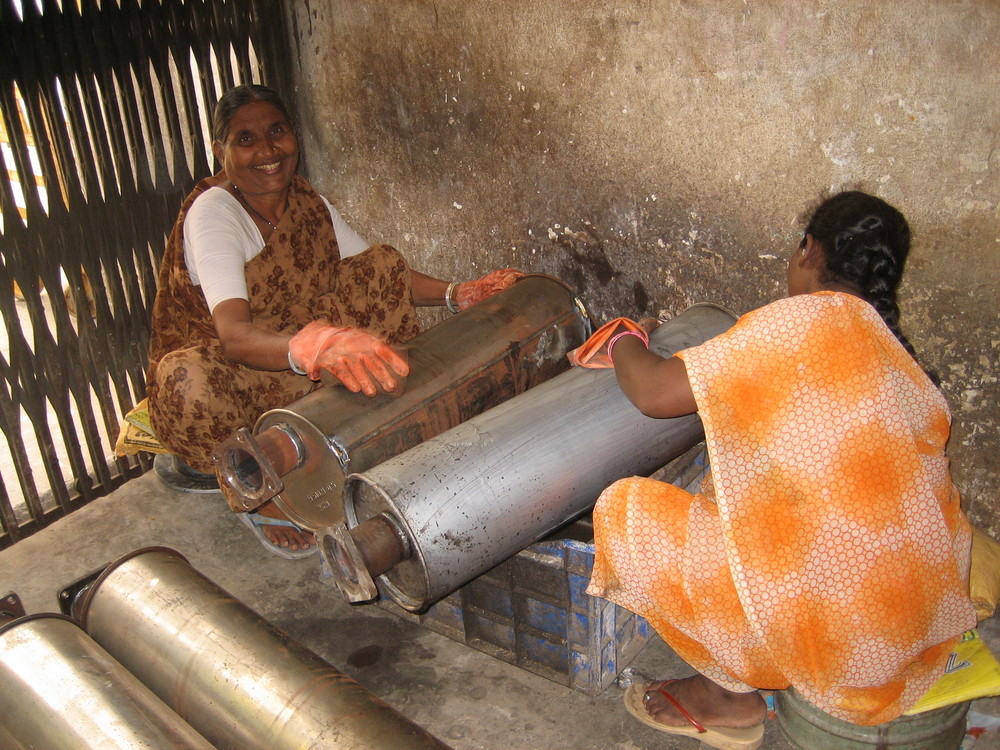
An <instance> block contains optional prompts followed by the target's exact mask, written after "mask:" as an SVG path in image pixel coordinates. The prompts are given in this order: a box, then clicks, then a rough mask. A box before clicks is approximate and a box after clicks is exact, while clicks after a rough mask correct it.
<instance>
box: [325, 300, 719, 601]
mask: <svg viewBox="0 0 1000 750" xmlns="http://www.w3.org/2000/svg"><path fill="white" fill-rule="evenodd" d="M734 320H735V316H734V315H733V314H732V313H730V312H728V311H727V310H724V309H723V308H721V307H717V306H715V305H706V304H702V305H695V306H692V307H690V308H688V309H687V310H686V311H685V312H683V313H682V314H680V315H678V316H677V317H675V318H673V319H672V320H670V321H668V322H666V323H663V324H662V325H661V326H660V327H659V328H658V329H657V330H656V331H654V333H653V335H652V336H651V340H650V348H651V349H652V350H653V351H655V352H657V353H659V354H662V355H664V356H669V355H671V354H673V353H675V352H677V351H680V350H681V349H686V348H688V347H691V346H694V345H697V344H700V343H703V342H705V341H706V340H708V339H709V338H711V337H713V336H715V335H717V334H719V333H722V332H723V331H725V330H726V329H728V328H729V327H730V326H731V325H732V324H733V322H734ZM702 437H703V431H702V426H701V421H700V419H699V418H698V416H697V415H694V414H693V415H690V416H686V417H681V418H678V419H651V418H649V417H646V416H643V414H641V413H640V412H639V410H638V409H636V408H635V407H634V406H633V405H632V404H631V403H630V402H629V401H628V399H627V398H626V397H625V394H624V393H622V391H621V389H620V388H619V387H618V384H617V382H616V380H615V375H614V371H613V370H592V369H583V368H574V369H573V370H571V371H569V372H565V373H563V374H561V375H559V376H557V377H555V378H553V379H552V380H550V381H548V382H546V383H544V384H542V385H539V386H536V387H535V388H533V389H531V390H529V391H527V392H525V393H522V394H520V395H519V396H516V397H515V398H512V399H510V400H509V401H506V402H505V403H503V404H501V405H499V406H496V407H494V408H493V409H490V410H489V411H487V412H484V413H483V414H480V415H478V416H476V417H473V418H471V419H469V420H468V421H466V422H463V423H462V424H460V425H457V426H456V427H453V428H452V429H450V430H448V431H447V432H444V433H442V434H441V435H438V436H436V437H433V438H431V439H429V440H427V441H425V442H423V443H421V444H420V445H417V446H416V447H414V448H411V449H410V450H408V451H406V452H404V453H401V454H399V455H397V456H395V457H393V458H390V459H388V460H386V461H384V462H382V463H380V464H378V465H377V466H373V467H372V468H370V469H367V470H365V471H363V472H359V473H355V474H352V475H351V476H350V477H349V479H348V482H347V487H346V491H345V510H346V514H347V521H346V523H345V524H337V525H332V526H330V527H326V528H324V529H322V530H321V531H320V533H319V540H320V550H321V551H322V554H323V556H324V559H325V560H326V562H327V563H328V564H329V565H330V567H331V569H332V570H333V572H334V578H335V580H336V582H337V584H338V585H339V586H340V588H341V591H342V592H343V593H344V595H345V598H347V599H348V600H349V601H367V600H370V599H372V598H375V596H376V595H377V594H378V593H379V591H381V593H382V594H383V595H386V596H388V597H390V598H391V599H393V600H395V601H396V602H397V603H398V604H400V605H401V606H402V607H404V608H406V609H409V610H413V611H420V610H422V609H424V608H426V607H427V606H429V605H430V604H432V603H434V602H435V601H437V600H438V599H440V598H442V597H444V596H446V595H447V594H449V593H451V592H452V591H454V590H455V589H457V588H458V587H459V586H461V585H463V584H464V583H467V582H468V581H470V580H472V579H473V578H475V577H476V576H478V575H479V574H481V573H483V572H485V571H486V570H488V569H489V568H491V567H493V566H494V565H496V564H498V563H500V562H502V561H503V560H505V559H507V558H508V557H510V556H511V555H514V554H516V553H517V552H519V551H520V550H522V549H524V548H525V547H526V546H528V545H529V544H531V543H532V542H535V541H537V540H538V539H540V538H542V537H544V536H546V535H548V534H549V533H551V532H552V531H554V530H555V529H557V528H559V527H560V526H562V525H564V524H566V523H568V522H569V521H571V520H572V519H573V518H575V517H576V516H578V515H580V514H582V513H584V512H585V511H587V510H588V509H589V508H590V507H591V506H593V504H594V503H595V502H596V500H597V498H598V496H599V495H600V493H601V491H602V490H603V489H604V488H605V487H607V485H608V484H610V483H611V482H613V481H614V480H616V479H619V478H621V477H625V476H633V475H648V474H650V473H652V472H653V471H655V470H656V469H657V468H659V467H661V466H663V465H664V464H666V463H667V462H668V461H670V460H671V459H672V458H674V457H676V456H678V455H680V454H681V453H683V452H684V451H685V450H687V449H688V448H690V447H691V446H693V445H694V444H695V443H697V442H698V441H699V440H701V439H702ZM387 530H388V531H392V530H396V533H395V534H394V533H386V532H387ZM396 537H398V538H396ZM400 538H401V539H402V541H400V540H399V539H400ZM367 561H378V567H377V569H375V570H373V569H372V567H373V566H372V565H371V564H369V562H367ZM376 577H377V578H378V583H377V584H376V582H375V580H374V579H375V578H376Z"/></svg>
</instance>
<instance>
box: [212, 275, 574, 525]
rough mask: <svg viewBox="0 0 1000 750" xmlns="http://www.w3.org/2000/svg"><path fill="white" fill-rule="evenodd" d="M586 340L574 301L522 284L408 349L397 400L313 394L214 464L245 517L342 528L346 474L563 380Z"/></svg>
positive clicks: (233, 443)
mask: <svg viewBox="0 0 1000 750" xmlns="http://www.w3.org/2000/svg"><path fill="white" fill-rule="evenodd" d="M589 334H590V321H589V318H588V316H587V313H586V310H585V309H584V307H583V305H582V303H581V302H580V301H579V300H578V299H577V297H576V296H575V295H574V294H573V292H572V290H570V289H569V288H568V287H567V286H566V285H565V284H564V283H563V282H561V281H559V280H558V279H554V278H552V277H550V276H544V275H529V276H525V277H524V278H522V279H520V280H519V281H518V282H517V283H516V284H514V285H513V286H512V287H511V288H509V289H507V290H505V291H503V292H501V293H499V294H496V295H494V296H493V297H490V298H488V299H486V300H483V301H482V302H480V303H478V304H477V305H474V306H473V307H471V308H469V309H468V310H466V311H464V312H462V313H460V314H459V315H455V316H453V317H451V318H448V319H447V320H445V321H444V322H442V323H439V324H438V325H436V326H434V327H432V328H430V329H429V330H427V331H425V332H424V333H422V334H420V335H418V336H416V337H415V338H414V339H413V340H411V341H410V342H407V343H406V344H404V345H403V348H404V349H405V350H406V352H407V356H408V358H409V363H410V374H409V376H408V377H407V380H406V387H405V389H404V390H403V392H402V393H401V394H399V395H396V396H393V395H390V394H384V393H381V394H378V395H376V396H375V397H373V398H369V397H367V396H364V395H362V394H356V393H351V392H350V391H348V390H347V389H345V388H340V387H325V388H319V389H317V390H315V391H313V392H312V393H310V394H308V395H307V396H305V397H304V398H301V399H299V400H298V401H295V402H294V403H292V404H289V405H288V406H287V407H285V408H282V409H274V410H271V411H268V412H266V413H265V414H263V415H262V416H261V418H260V419H259V420H258V421H257V424H256V425H255V426H254V427H253V431H252V432H251V431H250V430H248V429H246V428H244V429H242V430H239V431H238V432H237V433H236V434H234V435H233V436H232V437H231V438H230V439H229V440H227V441H225V442H224V443H222V444H221V445H220V446H219V448H218V450H217V451H216V453H215V455H214V456H213V459H214V461H215V464H216V466H217V468H218V469H219V471H220V473H221V474H222V477H223V480H224V481H225V482H226V484H227V485H228V486H229V487H230V488H231V489H232V490H233V491H234V492H235V494H236V495H237V496H238V497H239V499H240V501H241V503H242V507H243V508H244V509H245V510H251V509H253V508H256V507H257V506H259V505H261V504H262V503H264V502H266V501H267V500H270V499H272V498H273V499H274V501H275V503H276V504H277V505H278V506H279V507H280V508H281V509H282V510H283V511H284V512H285V514H286V515H287V516H288V517H289V518H290V519H291V520H292V521H294V522H295V523H297V524H298V525H300V526H302V527H303V528H307V529H311V530H315V529H318V528H320V527H322V526H327V525H330V524H333V523H338V522H342V521H343V520H344V509H343V486H344V480H345V478H346V476H347V474H349V473H351V472H357V471H364V470H365V469H367V468H369V467H370V466H374V465H375V464H377V463H379V462H380V461H384V460H385V459H387V458H390V457H392V456H395V455H396V454H398V453H402V452H403V451H404V450H406V449H408V448H412V447H413V446H414V445H417V444H418V443H420V442H422V441H423V440H426V439H427V438H429V437H433V436H434V435H437V434H440V433H442V432H444V431H445V430H447V429H448V428H450V427H453V426H454V425H456V424H459V423H460V422H463V421H465V420H466V419H468V418H469V417H472V416H475V415H476V414H480V413H481V412H483V411H485V410H486V409H489V408H491V407H493V406H496V405H497V404H500V403H503V402H504V401H506V400H507V399H509V398H511V397H513V396H515V395H517V394H518V393H521V392H523V391H525V390H527V389H529V388H531V387H533V386H536V385H538V384H539V383H542V382H544V381H546V380H548V379H549V378H551V377H553V376H555V375H558V374H559V373H561V372H563V371H565V370H566V369H567V368H568V363H567V361H566V357H565V354H566V352H567V351H569V350H570V349H573V348H575V347H577V346H579V345H580V344H582V343H583V342H584V341H585V340H586V338H587V336H588V335H589Z"/></svg>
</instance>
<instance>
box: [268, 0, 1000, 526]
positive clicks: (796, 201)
mask: <svg viewBox="0 0 1000 750" xmlns="http://www.w3.org/2000/svg"><path fill="white" fill-rule="evenodd" d="M286 9H287V11H288V14H289V19H290V26H291V29H292V39H291V40H290V41H289V54H291V55H293V56H295V57H296V58H297V69H298V71H299V75H298V81H297V86H296V90H295V91H294V92H291V93H290V94H289V95H288V98H290V99H294V100H295V102H296V104H297V106H298V108H299V111H300V119H301V123H300V124H301V127H302V131H303V145H304V149H305V152H306V162H305V164H304V169H305V171H306V173H307V175H308V177H309V178H310V179H311V180H312V182H313V183H314V184H315V185H316V186H317V187H318V188H319V189H320V190H321V191H322V192H324V193H325V194H326V195H327V196H328V197H330V199H331V200H332V201H333V202H334V203H335V205H337V206H338V208H339V209H340V210H341V212H342V213H343V214H344V216H345V217H346V218H347V220H348V221H349V222H350V223H351V224H352V225H353V226H354V227H355V228H356V229H358V230H359V231H360V232H361V233H362V234H363V235H365V236H366V237H367V238H368V239H369V240H370V241H372V242H375V241H378V242H387V243H389V244H393V245H395V246H396V247H398V248H399V249H400V250H402V251H403V252H404V253H405V254H406V255H407V256H408V257H409V258H410V259H411V262H412V264H413V265H414V266H415V267H416V268H419V269H421V270H424V271H426V272H428V273H432V274H435V275H438V276H441V277H445V278H455V279H468V278H474V277H477V276H479V275H481V274H483V273H486V272H487V271H489V270H491V269H493V268H496V267H501V266H516V267H518V268H521V269H524V270H527V271H535V272H543V273H549V274H554V275H557V276H559V277H561V278H563V279H564V280H566V281H567V282H569V283H570V284H572V285H573V286H574V287H575V288H576V289H577V291H578V292H579V294H580V296H581V297H582V299H583V300H584V301H585V302H586V304H587V305H588V307H589V308H590V310H591V312H592V314H593V315H594V317H595V318H596V319H597V320H598V322H601V321H603V320H606V319H608V318H610V317H614V316H617V315H629V316H642V315H655V314H657V313H659V312H660V311H666V313H668V314H670V313H676V312H679V311H680V310H682V309H684V308H685V307H686V306H687V305H689V304H691V303H694V302H699V301H709V302H715V303H718V304H722V305H724V306H726V307H728V308H730V309H732V310H733V311H735V312H737V313H742V312H745V311H747V310H750V309H752V308H754V307H757V306H759V305H762V304H764V303H767V302H769V301H772V300H774V299H776V298H778V297H780V296H782V295H783V293H784V281H785V268H786V261H787V257H788V253H789V252H790V251H791V249H792V248H793V247H794V246H795V245H796V244H797V242H798V240H799V237H800V233H801V230H802V227H803V221H802V216H803V213H804V212H805V211H806V210H807V209H808V208H809V207H811V206H812V205H814V204H815V202H816V201H817V200H818V199H819V197H820V196H821V194H822V193H823V192H824V191H832V190H839V189H843V188H845V187H860V188H862V189H866V190H868V191H871V192H875V193H877V194H879V195H880V196H882V197H884V198H885V199H886V200H888V201H890V202H891V203H894V204H895V205H897V206H898V207H899V208H900V209H901V210H902V211H903V212H904V213H905V214H906V215H907V217H908V219H909V220H910V223H911V227H912V230H913V234H914V247H913V251H912V254H911V259H910V262H909V265H908V270H907V274H906V277H905V281H904V285H903V288H902V290H901V307H902V311H903V317H902V325H903V328H904V330H905V331H906V333H907V334H908V335H909V337H910V339H911V340H912V341H913V343H914V345H915V346H916V348H917V350H918V353H919V354H920V357H921V360H922V362H923V363H924V365H925V366H926V367H928V368H930V369H933V370H935V371H937V373H938V374H939V375H940V377H941V379H942V383H943V389H944V391H945V394H946V396H947V398H948V401H949V403H950V405H951V407H952V410H953V414H954V426H953V435H952V441H951V444H950V453H951V456H952V462H953V472H954V475H955V479H956V481H957V483H958V485H959V488H960V490H961V491H962V494H963V497H964V504H965V507H966V509H967V511H968V512H969V514H970V516H971V518H972V520H973V521H974V522H975V523H977V524H978V525H980V526H983V527H985V528H987V529H988V530H990V531H991V533H992V534H993V536H994V537H997V538H1000V512H998V510H997V505H998V503H997V499H998V496H1000V471H998V455H1000V451H998V445H1000V437H998V427H1000V419H998V417H1000V403H998V402H1000V398H998V395H1000V389H998V385H997V359H998V349H1000V332H998V317H1000V316H998V311H997V308H998V302H1000V218H998V214H997V205H998V203H1000V156H998V154H997V151H996V147H997V134H998V124H1000V117H998V115H1000V41H998V40H1000V4H997V3H995V2H993V0H967V1H954V2H947V1H941V0H913V1H912V2H907V3H870V2H867V1H866V0H837V1H835V0H815V1H812V2H810V1H809V0H806V1H804V2H796V3H791V2H785V1H784V0H760V1H757V0H744V1H742V2H737V1H735V0H631V1H627V0H619V1H614V0H531V1H529V0H437V1H436V2H431V1H430V0H379V1H378V2H375V1H374V0H373V1H371V2H361V1H360V0H295V1H292V0H289V2H288V3H287V6H286Z"/></svg>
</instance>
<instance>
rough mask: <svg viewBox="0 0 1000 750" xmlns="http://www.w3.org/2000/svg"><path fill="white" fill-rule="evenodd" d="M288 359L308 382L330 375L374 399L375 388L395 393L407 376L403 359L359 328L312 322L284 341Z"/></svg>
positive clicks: (352, 389) (386, 345)
mask: <svg viewBox="0 0 1000 750" xmlns="http://www.w3.org/2000/svg"><path fill="white" fill-rule="evenodd" d="M288 352H289V354H290V355H291V358H292V360H294V361H295V362H296V363H298V365H299V367H301V368H302V369H303V370H305V371H306V374H307V375H308V376H309V377H310V378H311V379H312V380H319V377H320V373H321V372H322V371H323V370H329V371H330V372H332V373H333V374H334V375H335V376H336V377H337V379H338V380H340V382H341V383H343V384H344V386H345V387H346V388H347V389H348V390H349V391H353V392H354V393H357V392H358V391H364V393H365V394H366V395H368V396H374V395H375V394H376V392H377V391H378V387H379V386H381V388H382V389H383V390H385V391H389V392H392V391H394V390H396V387H397V385H398V384H399V380H400V379H401V378H402V377H404V376H406V375H408V374H409V373H410V368H409V365H407V363H406V360H405V359H403V358H402V357H401V356H400V355H399V354H397V353H396V352H395V351H393V349H392V347H390V346H389V345H388V344H387V343H385V342H384V341H382V340H381V339H379V338H378V337H376V336H373V335H372V334H370V333H368V332H367V331H364V330H362V329H360V328H341V327H338V326H333V325H330V324H329V323H325V322H323V321H321V320H314V321H313V322H312V323H309V324H308V325H307V326H305V327H304V328H303V329H302V330H301V331H299V332H298V333H296V334H295V335H294V336H292V338H291V340H290V341H289V342H288Z"/></svg>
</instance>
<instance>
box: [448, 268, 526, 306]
mask: <svg viewBox="0 0 1000 750" xmlns="http://www.w3.org/2000/svg"><path fill="white" fill-rule="evenodd" d="M522 276H524V273H523V272H521V271H518V270H517V269H516V268H501V269H499V270H497V271H492V272H490V273H488V274H486V275H485V276H483V277H482V278H481V279H476V280H475V281H463V282H462V283H461V284H459V285H458V287H457V288H456V289H455V303H456V304H457V305H458V309H459V310H467V309H468V308H470V307H472V306H473V305H474V304H476V303H477V302H482V301H483V300H484V299H486V298H487V297H492V296H493V295H494V294H496V293H497V292H502V291H503V290H504V289H507V288H508V287H510V286H511V285H512V284H513V283H514V282H515V281H517V280H518V279H519V278H521V277H522Z"/></svg>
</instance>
